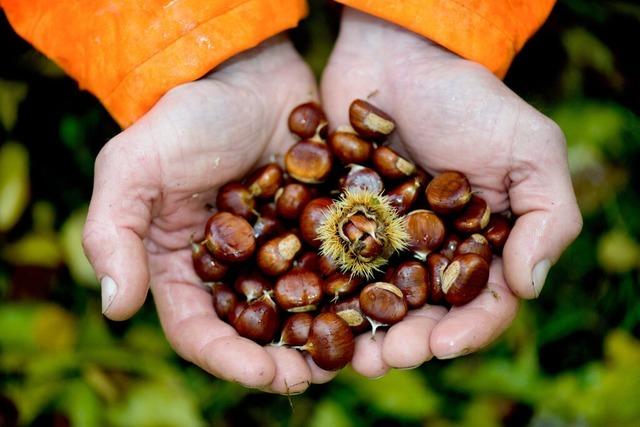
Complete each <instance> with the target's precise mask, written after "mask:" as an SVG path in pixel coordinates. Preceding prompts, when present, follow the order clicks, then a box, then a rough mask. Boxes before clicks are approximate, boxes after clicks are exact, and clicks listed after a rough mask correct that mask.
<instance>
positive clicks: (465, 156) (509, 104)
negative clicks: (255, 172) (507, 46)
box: [83, 10, 581, 393]
mask: <svg viewBox="0 0 640 427" xmlns="http://www.w3.org/2000/svg"><path fill="white" fill-rule="evenodd" d="M363 31H364V32H365V33H366V34H367V37H361V34H362V32H363ZM359 34H360V36H358V35H359ZM375 91H377V92H376V93H375V94H374V95H373V96H372V97H371V101H372V102H374V103H375V104H376V105H378V106H379V107H381V108H383V109H384V110H386V111H388V112H389V113H390V114H391V115H392V116H393V117H394V118H395V119H396V121H397V122H398V126H399V131H398V132H397V133H396V135H395V136H394V138H393V143H394V145H395V146H396V147H397V148H398V149H399V150H400V151H402V152H405V153H409V154H410V155H411V156H412V157H413V158H414V159H415V160H416V161H417V162H418V163H420V164H421V165H422V166H424V167H425V168H426V169H427V170H428V171H429V172H431V173H437V172H440V171H443V170H447V169H456V170H460V171H462V172H464V173H466V174H467V175H468V176H469V178H470V180H471V183H472V185H473V187H474V189H476V190H477V191H481V192H482V194H483V196H484V197H485V198H487V200H488V201H489V202H490V204H491V207H492V209H493V210H495V211H501V210H504V209H507V208H508V207H510V208H511V209H512V210H513V211H514V212H515V213H516V214H517V215H519V216H521V217H520V218H519V219H518V222H517V224H516V227H515V229H514V230H513V232H512V235H511V237H510V238H509V241H508V242H507V245H506V247H505V250H504V269H503V266H502V262H501V261H494V264H493V266H492V271H491V275H490V284H489V288H490V291H487V292H485V293H483V294H481V295H480V296H479V297H478V298H477V299H476V300H474V301H473V302H471V303H469V304H467V305H466V306H464V307H460V308H454V309H452V310H451V311H449V312H448V313H447V311H446V310H445V309H444V308H442V307H429V306H427V307H424V308H422V309H420V310H415V311H414V312H410V314H409V315H408V316H407V318H405V320H403V321H402V322H401V323H399V324H397V325H395V326H393V327H391V328H390V329H389V330H388V331H387V332H386V333H385V332H382V331H380V332H378V333H377V334H376V339H375V340H371V339H370V335H367V334H364V335H362V336H361V337H359V338H358V339H357V342H356V353H355V355H354V358H353V363H352V364H353V366H354V368H355V369H356V370H357V371H358V372H360V373H362V374H363V375H366V376H371V377H376V376H380V375H383V374H384V373H385V372H386V370H387V369H388V368H389V367H412V366H417V365H419V364H421V363H423V362H424V361H426V360H428V359H430V358H431V357H433V355H435V356H436V357H439V358H445V357H455V356H456V355H459V354H464V353H467V352H470V351H474V350H477V349H479V348H481V347H483V346H485V345H486V344H488V343H489V342H491V341H492V340H493V339H494V338H495V337H497V336H498V335H499V334H500V333H501V332H502V331H503V330H504V329H505V328H506V327H507V326H508V324H509V323H510V321H511V320H512V319H513V317H514V315H515V313H516V310H517V300H518V297H522V298H532V297H535V296H537V294H538V293H539V289H540V285H538V287H537V288H536V287H534V286H533V285H532V283H533V279H532V274H531V270H532V268H533V266H534V265H535V264H536V263H537V262H538V261H540V260H543V259H549V260H550V262H554V261H555V260H556V259H557V258H558V257H559V255H560V253H561V252H562V250H563V249H564V248H565V247H566V245H567V244H568V243H570V242H571V241H572V240H573V238H574V237H575V236H576V235H577V233H578V232H579V230H580V227H581V219H580V215H579V212H578V210H577V207H576V205H575V198H574V196H573V191H572V189H571V184H570V181H569V175H568V171H567V165H566V152H565V145H564V140H563V137H562V134H561V132H560V131H559V130H558V128H557V126H555V125H554V124H553V123H552V122H551V121H549V120H548V119H546V118H545V117H544V116H542V115H541V114H540V113H538V112H537V111H535V110H534V109H532V108H531V107H530V106H528V105H527V104H526V103H524V102H523V101H522V100H521V99H519V98H518V97H517V96H516V95H515V94H513V93H512V92H511V91H509V90H508V89H507V88H506V87H505V86H504V85H503V84H502V83H501V82H500V81H499V80H497V79H496V78H494V77H493V76H492V75H491V74H490V73H488V72H487V71H486V70H484V69H483V68H482V67H480V66H478V65H475V64H472V63H470V62H467V61H464V60H462V59H460V58H459V57H457V56H455V55H453V54H451V53H449V52H447V51H445V50H443V49H441V48H439V47H438V46H436V45H434V44H432V43H430V42H429V41H427V40H425V39H423V38H421V37H418V36H416V35H413V34H411V33H408V32H406V31H403V30H401V29H399V28H397V27H395V26H393V25H390V24H386V23H384V22H382V21H379V20H377V19H375V18H371V17H367V16H364V15H362V14H359V13H356V12H353V11H351V10H346V11H345V13H344V16H343V25H342V30H341V35H340V38H339V40H338V42H337V44H336V47H335V50H334V52H333V54H332V56H331V59H330V63H329V65H328V67H327V69H326V71H325V73H324V76H323V80H322V95H323V99H324V106H325V109H326V110H327V114H328V116H329V118H330V120H331V122H332V123H333V125H334V126H338V125H340V124H344V123H347V108H348V105H349V103H350V102H351V100H352V99H355V98H358V97H360V98H364V97H367V96H368V95H369V94H371V93H372V92H375ZM313 99H317V91H316V87H315V82H314V80H313V77H312V75H311V73H310V72H309V70H308V68H307V67H306V65H305V64H304V63H303V62H302V60H301V58H300V57H299V56H298V55H297V54H296V53H295V51H294V49H293V47H292V46H291V44H290V43H289V42H288V41H286V40H285V39H283V38H281V37H276V38H274V39H272V40H270V41H268V42H265V43H263V44H262V45H261V46H259V47H257V48H255V49H252V50H250V51H248V52H245V53H244V54H242V55H239V56H237V57H236V58H234V59H232V60H230V61H228V62H227V63H225V64H224V65H223V66H221V67H218V68H217V69H216V70H214V72H212V73H211V74H210V75H208V76H207V77H205V78H203V79H201V80H199V81H196V82H193V83H189V84H185V85H182V86H180V87H178V88H175V89H173V90H172V91H170V92H169V93H168V94H166V95H165V96H164V97H163V98H162V99H161V100H160V101H159V102H158V104H157V105H156V106H155V107H154V108H153V109H152V110H151V111H149V112H148V113H147V114H146V115H145V116H144V117H142V118H141V119H140V120H138V122H136V123H135V124H134V125H133V126H131V127H130V128H128V129H127V130H125V131H123V132H122V133H121V134H120V135H118V136H116V137H115V138H114V139H112V140H111V141H109V142H108V143H107V144H106V145H105V147H104V148H103V150H102V151H101V153H100V155H99V156H98V158H97V160H96V168H95V182H94V192H93V197H92V200H91V205H90V209H89V216H88V219H87V224H86V226H85V232H84V241H83V244H84V247H85V251H86V253H87V255H88V257H89V259H90V261H91V262H92V264H93V266H94V269H95V270H96V273H97V275H98V277H99V278H101V280H102V282H103V284H104V283H106V281H108V279H105V278H107V277H108V278H111V279H113V281H114V282H115V283H116V284H117V293H116V294H115V296H114V297H113V298H111V297H109V296H108V295H107V294H106V293H105V289H106V288H107V287H106V286H103V310H104V314H105V315H106V316H107V317H109V318H110V319H114V320H121V319H126V318H128V317H130V316H131V315H133V314H134V313H135V312H136V311H137V310H138V309H139V307H140V306H141V305H142V303H143V302H144V299H145V297H146V293H147V290H148V287H149V286H150V288H151V290H152V293H153V297H154V300H155V304H156V307H157V310H158V314H159V317H160V320H161V323H162V326H163V328H164V330H165V333H166V335H167V338H168V340H169V342H170V343H171V345H172V346H173V347H174V349H175V350H176V351H177V352H178V353H179V354H180V355H181V356H182V357H184V358H185V359H187V360H189V361H191V362H193V363H195V364H197V365H199V366H200V367H202V368H203V369H205V370H207V371H208V372H210V373H212V374H213V375H215V376H218V377H220V378H222V379H225V380H230V381H237V382H239V383H241V384H243V385H245V386H248V387H255V388H260V389H263V390H265V391H271V392H275V393H298V392H302V391H303V390H305V389H306V388H307V387H308V385H309V384H310V383H322V382H326V381H329V380H330V379H331V378H333V376H334V375H335V373H333V372H327V371H323V370H322V369H320V368H318V367H317V366H316V365H315V364H314V363H313V362H312V361H311V360H310V358H309V357H308V356H304V355H302V354H300V353H299V352H298V351H297V350H292V349H287V348H283V347H270V346H266V347H261V346H259V345H258V344H255V343H253V342H251V341H249V340H247V339H245V338H242V337H239V336H238V335H237V333H236V332H235V331H234V330H233V328H232V327H231V326H229V325H227V324H226V323H224V322H223V321H221V320H219V319H217V317H216V315H215V312H214V310H213V307H212V304H211V298H210V296H209V293H208V291H207V290H205V289H203V288H202V287H201V286H200V285H199V283H200V280H199V279H198V278H197V276H196V275H195V273H194V272H193V268H192V266H191V257H190V247H189V239H190V237H191V235H192V234H193V233H196V234H201V233H202V228H203V224H204V223H205V222H206V219H207V216H208V215H209V213H208V212H207V211H206V210H205V209H204V208H203V206H204V205H205V204H206V203H207V202H211V201H212V200H214V195H215V191H216V189H217V187H219V186H220V185H222V184H224V183H226V182H228V181H230V180H233V179H239V178H241V177H242V176H244V175H245V174H246V173H247V172H249V171H250V170H251V169H252V168H254V167H255V166H257V165H258V164H260V163H264V162H266V161H267V160H268V159H270V158H271V156H272V155H274V154H275V155H280V156H281V155H282V154H283V153H284V152H285V151H286V149H287V148H288V147H289V146H290V145H291V144H292V143H293V142H294V138H293V137H292V135H291V134H290V133H289V131H288V129H287V124H286V122H287V120H286V119H287V116H288V113H289V111H290V110H291V109H292V108H293V107H294V106H296V105H298V104H300V103H303V102H307V101H309V100H313ZM503 272H504V273H503ZM505 277H506V281H505ZM507 283H508V285H507ZM536 289H537V290H536Z"/></svg>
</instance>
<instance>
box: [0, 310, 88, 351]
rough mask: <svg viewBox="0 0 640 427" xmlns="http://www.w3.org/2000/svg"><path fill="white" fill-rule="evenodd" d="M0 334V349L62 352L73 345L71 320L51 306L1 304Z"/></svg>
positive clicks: (73, 327)
mask: <svg viewBox="0 0 640 427" xmlns="http://www.w3.org/2000/svg"><path fill="white" fill-rule="evenodd" d="M0 331H2V333H0V347H2V348H11V349H16V350H19V349H25V350H38V351H64V350H69V349H70V348H72V347H73V346H74V344H75V342H76V323H75V318H74V317H73V316H72V315H71V314H69V313H68V312H67V311H65V310H64V309H62V308H61V307H59V306H57V305H55V304H48V303H41V304H27V303H13V304H9V303H6V304H3V305H1V306H0Z"/></svg>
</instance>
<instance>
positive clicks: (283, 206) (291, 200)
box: [276, 183, 312, 219]
mask: <svg viewBox="0 0 640 427" xmlns="http://www.w3.org/2000/svg"><path fill="white" fill-rule="evenodd" d="M311 198H312V193H311V190H310V189H309V187H307V186H306V185H304V184H298V183H291V184H287V185H285V186H284V187H282V188H280V189H279V190H278V192H277V193H276V211H277V212H278V215H280V216H281V217H282V218H284V219H297V218H298V217H299V216H300V214H301V213H302V210H303V209H304V207H305V206H307V203H309V202H310V201H311Z"/></svg>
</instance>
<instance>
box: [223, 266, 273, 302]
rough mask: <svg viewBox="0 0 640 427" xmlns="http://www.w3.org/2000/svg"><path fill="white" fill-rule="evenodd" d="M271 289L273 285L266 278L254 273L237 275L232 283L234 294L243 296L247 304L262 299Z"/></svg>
mask: <svg viewBox="0 0 640 427" xmlns="http://www.w3.org/2000/svg"><path fill="white" fill-rule="evenodd" d="M272 287H273V285H272V284H271V282H270V281H269V280H268V279H267V278H266V277H264V276H263V275H261V274H259V273H257V272H255V271H254V272H249V273H241V274H239V275H238V277H236V280H235V282H234V283H233V288H234V289H235V290H236V292H237V293H239V294H240V295H242V296H244V297H245V298H246V300H247V301H249V302H251V301H253V300H254V299H258V298H260V297H262V296H263V295H264V293H265V292H267V291H270V290H271V289H272Z"/></svg>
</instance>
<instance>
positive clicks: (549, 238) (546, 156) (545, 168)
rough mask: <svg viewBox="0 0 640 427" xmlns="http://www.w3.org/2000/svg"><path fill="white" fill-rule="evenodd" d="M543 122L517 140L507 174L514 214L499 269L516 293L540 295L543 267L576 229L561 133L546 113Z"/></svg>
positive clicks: (576, 212) (577, 213)
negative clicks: (512, 225) (536, 128)
mask: <svg viewBox="0 0 640 427" xmlns="http://www.w3.org/2000/svg"><path fill="white" fill-rule="evenodd" d="M543 123H544V125H543V126H540V127H539V128H538V130H537V131H536V132H530V133H529V134H528V135H526V136H525V138H526V139H527V140H525V141H521V142H520V143H519V144H517V146H518V147H520V148H521V149H518V148H515V149H514V161H513V163H512V170H511V172H510V174H509V178H510V179H511V185H510V188H509V198H510V203H511V210H512V211H513V213H514V214H516V215H517V216H518V219H517V220H516V223H515V225H514V227H513V230H512V231H511V234H510V235H509V238H508V240H507V243H506V245H505V247H504V250H503V259H504V274H505V278H506V279H507V283H508V284H509V286H510V287H511V290H512V291H513V292H514V293H515V294H516V295H518V296H520V297H522V298H537V297H538V296H539V295H540V292H541V291H542V287H543V286H544V282H545V279H546V276H547V273H548V272H549V269H550V268H551V266H552V265H553V264H554V263H555V262H556V261H557V260H558V258H559V257H560V255H561V254H562V252H563V251H564V250H565V249H566V247H567V246H569V244H571V242H572V241H573V240H574V239H575V238H576V237H577V236H578V234H579V233H580V230H581V229H582V217H581V215H580V210H579V209H578V205H577V203H576V198H575V195H574V192H573V187H572V185H571V177H570V175H569V168H568V165H567V153H566V144H565V139H564V136H563V134H562V131H561V130H560V128H559V127H558V126H557V125H556V124H555V123H553V122H552V121H551V120H550V119H547V118H544V119H543Z"/></svg>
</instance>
